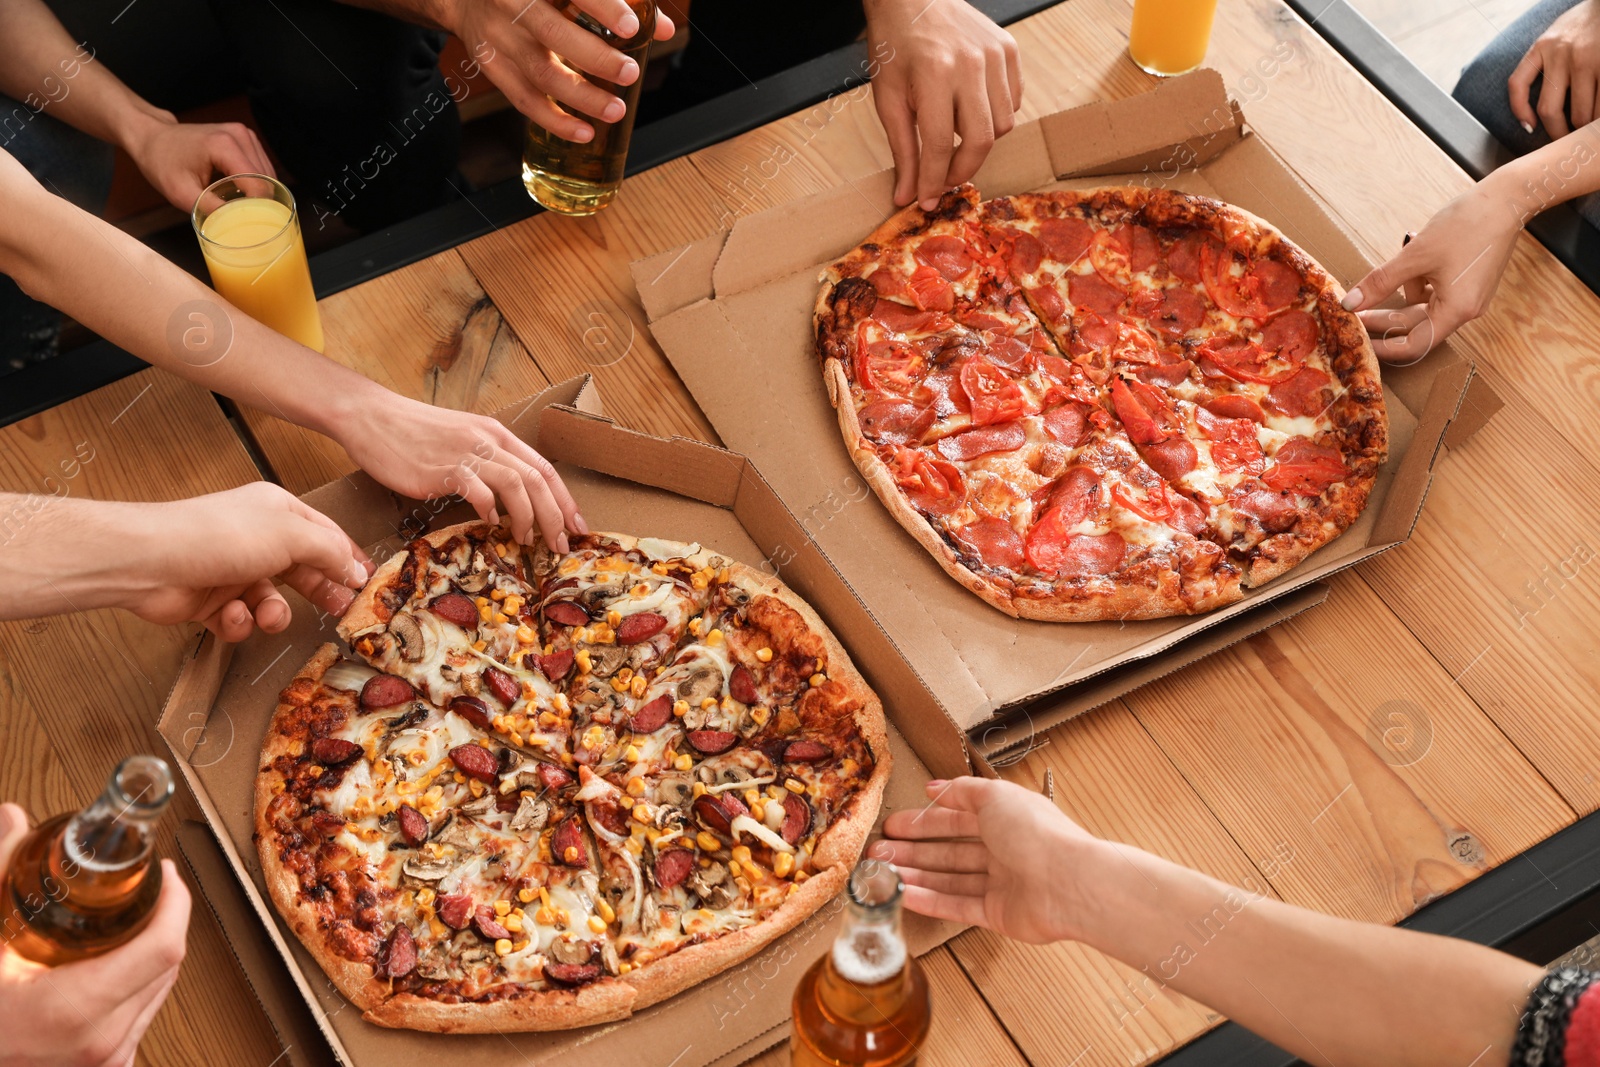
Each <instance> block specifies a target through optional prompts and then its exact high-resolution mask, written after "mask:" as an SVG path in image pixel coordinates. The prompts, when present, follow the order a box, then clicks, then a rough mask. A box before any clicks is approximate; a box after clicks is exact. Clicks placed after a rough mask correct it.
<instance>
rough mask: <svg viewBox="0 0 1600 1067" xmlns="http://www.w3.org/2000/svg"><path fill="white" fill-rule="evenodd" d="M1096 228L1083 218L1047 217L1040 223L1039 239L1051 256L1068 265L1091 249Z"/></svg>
mask: <svg viewBox="0 0 1600 1067" xmlns="http://www.w3.org/2000/svg"><path fill="white" fill-rule="evenodd" d="M1093 239H1094V230H1092V229H1091V228H1090V226H1089V224H1088V223H1087V222H1085V221H1084V220H1082V219H1045V220H1044V221H1043V222H1041V223H1039V240H1040V241H1041V242H1043V244H1044V247H1045V251H1047V252H1049V253H1050V258H1051V259H1053V260H1055V261H1056V262H1058V263H1065V264H1067V265H1068V266H1070V265H1072V264H1074V263H1076V262H1077V261H1078V260H1079V259H1081V258H1082V257H1083V254H1084V253H1085V252H1087V251H1088V250H1089V242H1090V241H1091V240H1093Z"/></svg>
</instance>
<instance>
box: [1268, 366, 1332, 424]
mask: <svg viewBox="0 0 1600 1067" xmlns="http://www.w3.org/2000/svg"><path fill="white" fill-rule="evenodd" d="M1332 384H1333V379H1331V378H1329V377H1328V376H1327V375H1326V374H1323V373H1322V372H1321V371H1319V370H1312V369H1311V368H1310V367H1302V368H1301V369H1300V372H1299V373H1298V374H1295V375H1293V376H1292V377H1290V378H1288V379H1286V380H1284V381H1281V382H1278V383H1277V384H1276V385H1274V386H1273V387H1272V389H1271V390H1270V391H1269V392H1268V393H1267V407H1269V408H1271V409H1272V410H1273V411H1276V412H1277V413H1278V414H1280V415H1289V416H1299V415H1309V416H1313V417H1315V416H1317V415H1320V414H1322V412H1323V411H1324V410H1326V409H1327V407H1328V405H1329V404H1331V403H1333V394H1332V393H1331V392H1330V391H1329V389H1328V386H1330V385H1332Z"/></svg>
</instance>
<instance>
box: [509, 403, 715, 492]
mask: <svg viewBox="0 0 1600 1067" xmlns="http://www.w3.org/2000/svg"><path fill="white" fill-rule="evenodd" d="M549 416H550V417H548V418H545V419H542V420H541V422H540V425H539V436H538V438H537V441H538V444H537V447H538V449H539V451H540V452H542V453H543V454H544V456H545V458H546V459H549V460H551V461H552V462H556V463H561V462H569V463H582V464H583V465H584V466H586V467H589V468H590V469H591V470H597V471H600V472H601V473H602V474H609V475H612V476H613V477H617V478H627V479H629V480H630V481H645V482H648V483H649V484H651V485H656V486H659V487H660V488H662V489H666V490H668V491H670V492H674V493H677V494H679V495H680V496H687V497H692V498H694V499H695V500H703V501H705V502H706V503H707V504H715V505H716V506H717V507H720V508H731V507H733V505H734V502H735V501H736V500H738V498H739V484H740V482H741V481H742V480H743V479H744V477H745V466H746V461H745V458H744V457H743V456H741V455H739V454H737V453H735V452H729V451H728V450H727V449H725V448H718V447H717V446H716V445H708V444H706V443H705V442H703V441H691V440H689V439H688V438H686V437H674V438H672V439H670V440H663V439H662V438H659V437H652V436H650V435H649V434H645V433H639V432H638V431H636V430H628V429H624V428H623V427H620V426H618V425H617V424H616V423H614V422H612V421H611V420H610V419H608V418H606V417H605V416H604V415H598V414H592V413H588V412H580V411H578V410H577V409H575V408H569V407H566V406H564V405H557V406H555V407H554V408H553V410H551V411H550V412H549ZM625 472H626V473H625Z"/></svg>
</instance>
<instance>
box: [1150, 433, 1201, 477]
mask: <svg viewBox="0 0 1600 1067" xmlns="http://www.w3.org/2000/svg"><path fill="white" fill-rule="evenodd" d="M1139 455H1140V457H1141V458H1142V459H1143V460H1144V461H1145V462H1146V463H1148V464H1149V465H1150V469H1151V470H1153V471H1155V472H1156V473H1157V474H1159V475H1161V477H1163V478H1165V479H1166V480H1167V481H1169V482H1176V481H1178V480H1180V479H1181V478H1182V477H1183V476H1184V475H1185V474H1188V473H1189V472H1190V471H1192V470H1194V469H1195V467H1197V466H1199V464H1200V453H1199V452H1198V451H1197V450H1196V449H1195V447H1194V445H1193V444H1191V443H1190V442H1189V440H1188V439H1187V438H1184V437H1169V438H1167V439H1166V440H1165V441H1158V442H1156V443H1155V444H1150V445H1140V446H1139Z"/></svg>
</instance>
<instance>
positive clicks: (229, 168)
mask: <svg viewBox="0 0 1600 1067" xmlns="http://www.w3.org/2000/svg"><path fill="white" fill-rule="evenodd" d="M247 135H248V137H249V138H250V139H253V138H254V134H251V133H250V131H249V130H247V129H245V128H244V126H242V125H240V124H239V123H236V122H229V123H225V124H223V125H221V126H218V127H217V128H216V129H215V130H213V131H212V132H211V134H210V135H209V136H208V137H207V138H206V142H207V143H206V147H207V148H208V149H209V150H210V155H211V166H212V167H213V168H215V169H216V170H217V172H218V173H221V174H250V173H261V171H260V168H261V167H262V166H263V165H264V164H265V163H266V154H265V153H262V152H252V151H251V150H250V141H249V140H247V139H246V138H247ZM205 177H206V180H207V181H209V180H210V175H206V176H205ZM195 192H196V195H198V193H199V190H196V191H195Z"/></svg>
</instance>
